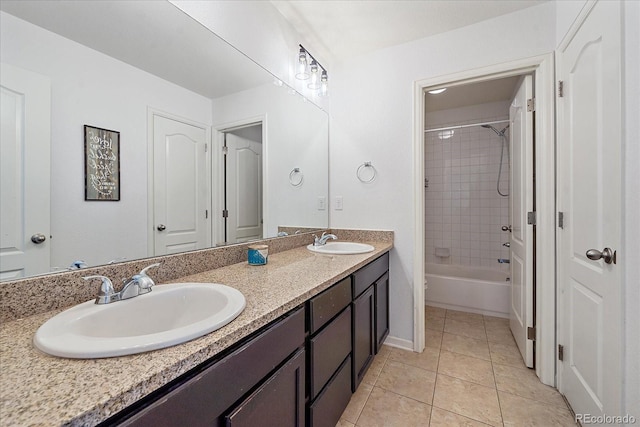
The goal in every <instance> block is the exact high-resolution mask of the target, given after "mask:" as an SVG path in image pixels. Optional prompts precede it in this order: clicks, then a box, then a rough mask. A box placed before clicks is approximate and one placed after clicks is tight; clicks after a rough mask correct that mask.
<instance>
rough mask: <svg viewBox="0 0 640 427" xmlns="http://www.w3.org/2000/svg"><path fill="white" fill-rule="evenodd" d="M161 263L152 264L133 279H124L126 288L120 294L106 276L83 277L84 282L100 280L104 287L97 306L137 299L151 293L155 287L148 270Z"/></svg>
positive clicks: (97, 299) (101, 289) (101, 288)
mask: <svg viewBox="0 0 640 427" xmlns="http://www.w3.org/2000/svg"><path fill="white" fill-rule="evenodd" d="M159 265H160V263H157V264H151V265H149V266H147V267H145V268H143V269H142V271H140V273H138V274H136V275H134V276H133V277H132V278H131V279H124V280H123V282H125V285H124V287H123V288H122V290H121V291H120V292H116V291H115V289H114V288H113V284H112V283H111V280H109V278H108V277H106V276H100V275H97V276H87V277H83V279H84V280H91V279H100V280H102V285H101V286H100V292H98V297H97V298H96V304H109V303H112V302H116V301H122V300H125V299H129V298H134V297H137V296H138V295H144V294H147V293H149V292H151V288H152V287H153V286H154V285H155V283H154V281H153V279H151V277H149V276H148V275H147V270H149V269H150V268H153V267H158V266H159Z"/></svg>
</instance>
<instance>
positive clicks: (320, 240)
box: [313, 231, 338, 246]
mask: <svg viewBox="0 0 640 427" xmlns="http://www.w3.org/2000/svg"><path fill="white" fill-rule="evenodd" d="M329 239H331V240H338V236H336V235H335V234H327V232H326V231H325V232H323V233H322V236H320V237H318V236H316V235H315V234H314V235H313V246H324V245H325V244H326V243H327V240H329Z"/></svg>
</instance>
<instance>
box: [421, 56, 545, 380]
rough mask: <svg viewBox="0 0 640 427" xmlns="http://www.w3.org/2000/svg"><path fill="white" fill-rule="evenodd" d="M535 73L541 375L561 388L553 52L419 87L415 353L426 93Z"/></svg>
mask: <svg viewBox="0 0 640 427" xmlns="http://www.w3.org/2000/svg"><path fill="white" fill-rule="evenodd" d="M530 73H533V74H534V86H535V93H534V96H535V98H536V122H535V135H536V141H537V145H536V153H535V164H536V167H535V174H536V177H538V178H539V179H538V180H537V184H536V196H535V197H536V208H537V218H536V223H537V229H538V231H537V235H536V249H535V257H536V259H537V263H536V278H537V282H538V286H536V292H535V298H536V301H537V303H536V310H535V318H536V319H537V325H536V360H535V366H536V374H537V375H538V377H539V378H540V380H541V381H542V382H543V383H544V384H547V385H552V386H555V385H556V363H555V358H556V330H555V325H556V310H555V303H556V288H555V263H556V260H555V115H554V112H555V108H554V102H555V83H554V56H553V53H548V54H545V55H539V56H535V57H531V58H526V59H522V60H516V61H510V62H505V63H501V64H496V65H491V66H488V67H483V68H477V69H474V70H468V71H463V72H460V73H454V74H447V75H443V76H439V77H433V78H429V79H424V80H419V81H416V82H415V83H414V137H413V141H414V145H413V146H414V150H413V159H414V164H413V169H414V170H413V177H414V183H413V191H414V230H415V236H420V237H418V238H416V239H415V241H414V259H413V273H414V277H413V285H414V286H413V291H414V292H413V296H414V298H413V300H414V307H413V308H414V325H413V331H414V337H413V350H414V351H417V352H421V351H423V349H424V333H425V328H424V316H425V314H424V253H425V248H424V238H422V236H424V200H425V196H424V129H423V124H424V105H423V104H424V102H423V94H424V90H425V89H426V88H428V87H430V86H452V85H461V84H467V83H473V82H478V81H483V80H491V79H496V78H500V77H509V76H514V75H522V74H530Z"/></svg>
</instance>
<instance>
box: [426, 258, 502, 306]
mask: <svg viewBox="0 0 640 427" xmlns="http://www.w3.org/2000/svg"><path fill="white" fill-rule="evenodd" d="M508 277H509V274H508V273H507V272H505V271H500V270H497V269H485V268H476V267H469V266H461V265H443V264H431V263H427V264H426V265H425V303H426V304H427V305H430V306H434V307H441V308H446V309H449V310H458V311H466V312H470V313H478V314H483V315H486V316H496V317H504V318H508V317H509V298H510V295H511V293H510V292H511V290H510V286H509V285H510V282H509V281H507V278H508Z"/></svg>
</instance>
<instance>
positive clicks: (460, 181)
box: [425, 101, 509, 270]
mask: <svg viewBox="0 0 640 427" xmlns="http://www.w3.org/2000/svg"><path fill="white" fill-rule="evenodd" d="M508 118H509V102H508V101H504V102H493V103H488V104H481V105H474V106H471V107H464V108H457V109H451V110H444V111H437V112H433V113H427V114H426V128H427V129H434V128H440V127H446V126H455V125H461V124H468V123H479V122H487V121H495V120H508ZM507 124H508V122H504V123H498V124H494V125H493V126H494V127H495V128H496V129H498V130H502V129H503V128H504V127H505V126H506V125H507ZM506 135H507V137H508V135H509V132H508V131H507V132H506ZM425 136H426V138H425V141H426V147H425V166H426V167H425V177H426V179H427V180H428V187H426V188H425V196H426V197H425V200H426V206H425V212H426V215H425V221H426V224H425V230H426V232H425V239H426V262H427V263H437V264H455V265H468V266H476V267H483V268H493V269H499V270H508V269H509V265H508V264H500V263H498V258H509V250H508V249H507V248H506V247H504V246H502V244H503V243H505V242H508V241H509V233H508V232H503V231H502V230H501V226H502V225H508V224H509V220H508V215H509V198H508V197H502V196H500V195H499V194H498V192H497V190H496V182H497V179H498V170H499V167H500V150H501V143H502V141H501V138H500V137H499V136H498V135H496V133H495V132H493V131H492V130H491V129H486V128H483V127H480V126H473V127H468V128H463V129H455V130H454V131H453V134H452V135H451V136H450V137H449V138H446V139H441V138H440V137H439V132H427V133H426V134H425ZM507 142H508V139H507ZM507 153H508V151H507V148H506V147H505V151H504V159H503V166H502V176H501V179H500V190H501V192H502V193H508V192H509V161H508V157H507ZM436 248H448V249H449V252H450V256H449V257H448V258H442V257H438V256H436Z"/></svg>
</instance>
